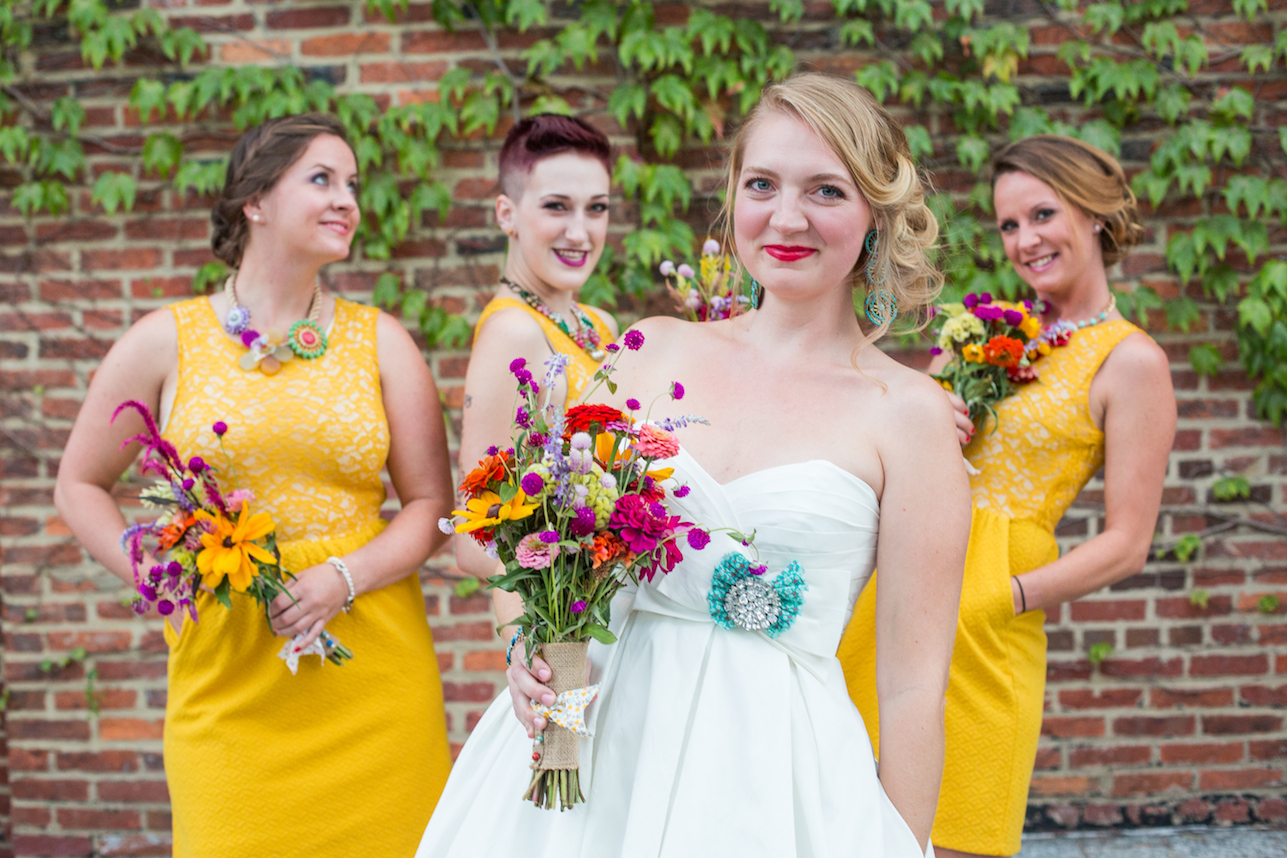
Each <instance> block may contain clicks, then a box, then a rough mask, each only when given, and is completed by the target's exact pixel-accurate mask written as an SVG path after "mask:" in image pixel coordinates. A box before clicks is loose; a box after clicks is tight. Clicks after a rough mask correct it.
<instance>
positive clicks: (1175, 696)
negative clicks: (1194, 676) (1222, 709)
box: [1149, 688, 1233, 709]
mask: <svg viewBox="0 0 1287 858" xmlns="http://www.w3.org/2000/svg"><path fill="white" fill-rule="evenodd" d="M1232 705H1233V689H1232V688H1154V689H1151V690H1150V691H1149V706H1150V707H1151V708H1153V709H1187V708H1191V707H1195V706H1196V707H1202V708H1208V707H1216V706H1232Z"/></svg>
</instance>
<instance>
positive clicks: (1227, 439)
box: [1207, 426, 1287, 450]
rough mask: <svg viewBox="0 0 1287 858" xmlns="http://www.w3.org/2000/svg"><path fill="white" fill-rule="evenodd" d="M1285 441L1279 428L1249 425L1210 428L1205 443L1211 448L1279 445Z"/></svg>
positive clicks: (1286, 441) (1286, 440) (1286, 439)
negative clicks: (1234, 427)
mask: <svg viewBox="0 0 1287 858" xmlns="http://www.w3.org/2000/svg"><path fill="white" fill-rule="evenodd" d="M1285 443H1287V438H1285V437H1284V435H1283V432H1282V430H1281V429H1275V428H1273V427H1270V426H1264V427H1260V426H1249V427H1245V428H1241V429H1212V430H1210V432H1209V437H1208V439H1207V445H1208V446H1209V447H1210V448H1211V449H1213V450H1219V449H1222V448H1224V447H1279V448H1281V447H1282V446H1283V444H1285Z"/></svg>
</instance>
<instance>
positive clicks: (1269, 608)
mask: <svg viewBox="0 0 1287 858" xmlns="http://www.w3.org/2000/svg"><path fill="white" fill-rule="evenodd" d="M1278 605H1279V601H1278V597H1277V596H1275V595H1274V594H1273V593H1266V594H1265V595H1263V596H1261V597H1260V599H1259V600H1258V601H1257V602H1256V610H1257V611H1259V612H1260V613H1262V614H1272V613H1274V612H1275V611H1277V610H1278Z"/></svg>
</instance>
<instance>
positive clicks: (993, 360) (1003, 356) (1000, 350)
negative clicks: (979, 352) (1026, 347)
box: [983, 336, 1023, 366]
mask: <svg viewBox="0 0 1287 858" xmlns="http://www.w3.org/2000/svg"><path fill="white" fill-rule="evenodd" d="M1022 357H1023V343H1021V342H1019V341H1018V340H1016V339H1014V338H1013V337H1000V336H998V337H993V338H992V339H990V340H988V342H987V344H986V345H984V346H983V359H984V360H986V361H987V362H988V363H990V364H992V365H993V366H1017V365H1018V363H1019V360H1020V358H1022Z"/></svg>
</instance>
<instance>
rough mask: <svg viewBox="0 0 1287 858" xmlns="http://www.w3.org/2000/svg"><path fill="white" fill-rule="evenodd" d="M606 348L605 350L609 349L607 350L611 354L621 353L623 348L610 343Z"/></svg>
mask: <svg viewBox="0 0 1287 858" xmlns="http://www.w3.org/2000/svg"><path fill="white" fill-rule="evenodd" d="M604 348H605V349H607V350H608V351H610V352H619V351H621V346H619V345H617V344H616V343H608V344H607V345H606V346H604Z"/></svg>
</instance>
